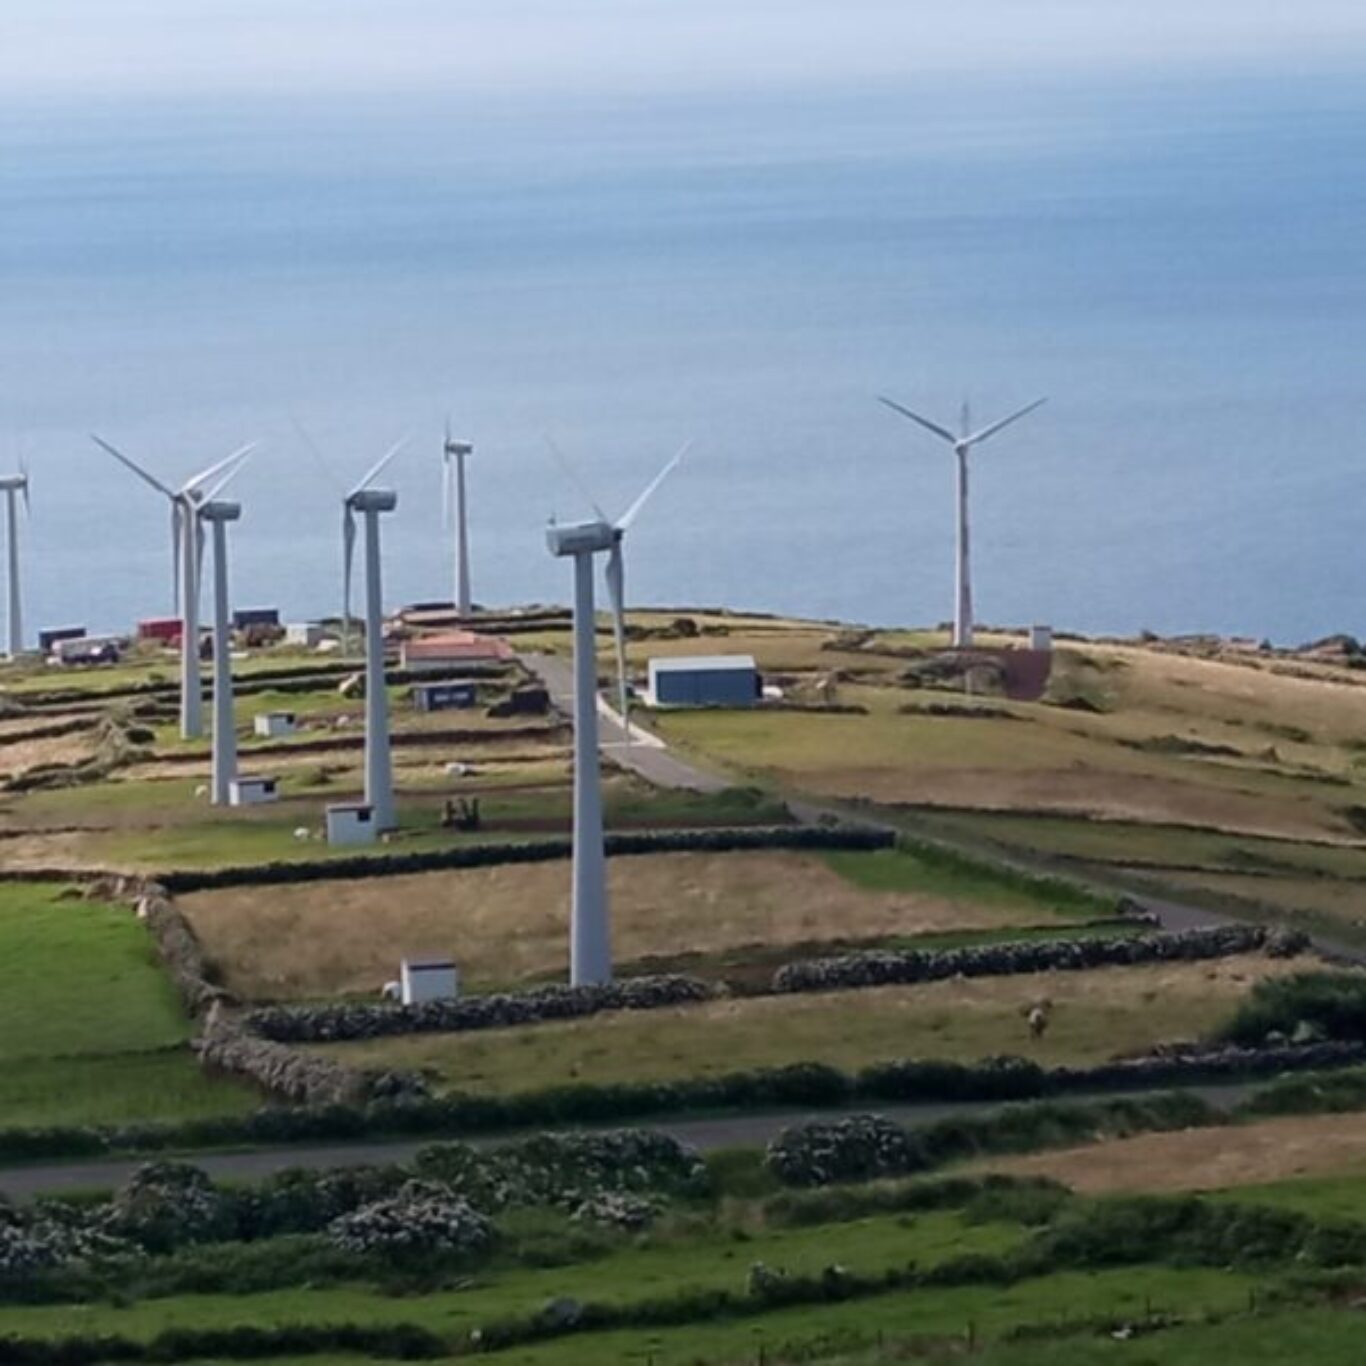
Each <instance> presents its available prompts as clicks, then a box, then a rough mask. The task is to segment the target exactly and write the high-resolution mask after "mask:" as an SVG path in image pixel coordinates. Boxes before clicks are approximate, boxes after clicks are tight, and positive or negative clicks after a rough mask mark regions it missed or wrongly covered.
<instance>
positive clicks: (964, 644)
mask: <svg viewBox="0 0 1366 1366" xmlns="http://www.w3.org/2000/svg"><path fill="white" fill-rule="evenodd" d="M878 402H879V403H885V404H886V405H887V407H889V408H890V409H891V410H892V411H893V412H896V413H900V414H901V416H902V417H906V418H909V419H910V420H911V421H912V422H914V423H916V424H918V425H919V426H921V427H923V428H924V429H925V430H926V431H927V432H931V433H933V435H935V436H937V437H939V438H940V440H942V441H947V442H948V444H949V445H950V446H952V447H953V453H954V455H956V456H957V457H958V512H957V528H958V549H957V555H956V557H955V561H954V564H955V584H954V611H953V643H954V645H955V646H956V647H958V648H959V649H962V650H966V649H970V648H971V647H972V569H971V564H970V558H969V545H968V452H969V451H970V450H971V449H972V448H973V447H974V446H978V445H980V444H981V443H982V442H983V441H985V440H986V439H987V437H989V436H995V435H996V433H997V432H999V431H1000V430H1001V429H1002V428H1003V427H1008V426H1010V424H1011V423H1012V422H1015V421H1018V420H1019V419H1020V418H1022V417H1024V416H1025V414H1026V413H1032V412H1033V411H1034V409H1035V408H1037V407H1039V406H1040V405H1041V404H1043V403H1046V402H1048V400H1047V399H1046V398H1036V399H1035V400H1034V402H1033V403H1027V404H1025V406H1024V407H1023V408H1021V409H1020V410H1019V411H1018V412H1015V413H1011V414H1010V416H1009V417H1003V418H1001V420H1000V421H999V422H993V423H991V424H990V425H989V426H986V427H982V428H980V429H979V430H978V431H973V430H972V424H971V421H970V419H969V415H968V405H967V404H966V403H964V404H963V414H962V419H961V423H960V427H959V435H958V436H954V434H953V433H952V432H951V431H949V430H948V429H947V428H944V427H941V426H940V425H939V424H938V423H937V422H931V421H930V419H929V418H927V417H921V416H920V414H919V413H913V412H912V411H911V410H910V409H909V408H904V407H902V405H901V404H900V403H896V402H894V401H893V400H892V399H890V398H883V397H882V395H880V394H879V395H878Z"/></svg>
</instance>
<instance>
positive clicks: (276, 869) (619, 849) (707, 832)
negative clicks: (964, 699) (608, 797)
mask: <svg viewBox="0 0 1366 1366" xmlns="http://www.w3.org/2000/svg"><path fill="white" fill-rule="evenodd" d="M894 843H895V836H894V835H893V834H892V832H891V831H888V830H880V829H875V828H873V827H871V826H862V825H837V826H812V825H775V826H714V827H711V828H708V829H701V830H630V831H617V832H615V833H612V834H609V835H608V836H607V837H606V848H607V853H608V855H609V856H613V857H621V856H626V855H631V854H665V853H713V854H721V853H732V852H734V851H736V850H741V849H854V850H859V849H886V848H889V847H890V846H891V845H892V844H894ZM571 853H573V846H572V843H571V841H570V840H568V839H563V838H556V839H540V840H526V841H523V842H521V843H518V844H464V845H455V846H453V847H451V848H449V849H427V850H414V851H410V852H408V853H403V852H393V853H378V854H359V855H356V856H355V857H350V858H339V859H330V860H328V859H316V860H312V861H300V862H298V863H263V864H251V865H249V866H243V867H234V868H208V869H202V870H198V869H197V870H194V871H184V872H177V873H170V874H168V875H167V876H166V877H164V878H163V879H162V881H163V882H164V884H165V886H166V888H167V890H168V891H171V892H199V891H207V890H209V889H210V888H215V887H241V886H266V885H270V884H279V883H290V882H319V881H327V880H331V879H335V878H357V877H385V876H389V875H393V874H398V873H426V872H438V871H441V870H443V869H449V868H490V867H495V866H498V865H502V864H514V863H544V862H546V861H547V860H550V859H563V858H568V857H569V856H570V854H571Z"/></svg>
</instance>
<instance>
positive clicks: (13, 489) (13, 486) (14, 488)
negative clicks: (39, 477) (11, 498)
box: [0, 474, 28, 493]
mask: <svg viewBox="0 0 1366 1366" xmlns="http://www.w3.org/2000/svg"><path fill="white" fill-rule="evenodd" d="M26 488H28V475H26V474H0V493H22V492H23V491H24V490H25V489H26Z"/></svg>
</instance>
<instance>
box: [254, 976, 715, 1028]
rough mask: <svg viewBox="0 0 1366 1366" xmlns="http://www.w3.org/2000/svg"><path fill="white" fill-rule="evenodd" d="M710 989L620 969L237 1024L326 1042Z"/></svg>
mask: <svg viewBox="0 0 1366 1366" xmlns="http://www.w3.org/2000/svg"><path fill="white" fill-rule="evenodd" d="M710 995H711V988H710V987H709V986H708V985H707V983H705V982H703V981H700V980H699V979H698V978H695V977H683V976H671V975H659V976H652V977H626V978H622V979H621V980H620V981H617V982H612V983H609V984H608V985H606V986H581V987H569V986H545V987H537V988H536V989H534V990H532V991H520V992H501V993H497V994H494V995H488V996H467V997H464V998H463V999H461V1000H456V1001H424V1002H422V1003H421V1004H420V1005H411V1006H398V1005H372V1004H368V1003H366V1004H361V1003H354V1002H353V1003H347V1002H339V1003H336V1004H332V1005H321V1006H266V1007H262V1008H261V1009H258V1010H253V1011H251V1012H250V1013H249V1014H248V1015H247V1016H246V1020H245V1024H246V1026H247V1028H248V1029H250V1030H251V1031H252V1032H253V1033H254V1034H258V1035H260V1036H261V1037H262V1038H264V1039H271V1040H274V1041H275V1042H276V1043H333V1042H337V1041H339V1040H343V1039H376V1038H380V1037H382V1036H384V1035H389V1034H421V1033H433V1032H441V1033H454V1032H456V1031H459V1030H466V1029H503V1028H506V1027H508V1026H509V1025H521V1024H532V1023H535V1022H538V1021H541V1020H568V1019H576V1018H578V1017H580V1016H584V1015H596V1014H597V1013H598V1012H599V1011H604V1010H657V1009H659V1008H661V1007H663V1006H675V1005H684V1004H689V1003H692V1002H696V1001H704V1000H706V999H707V998H708V997H709V996H710Z"/></svg>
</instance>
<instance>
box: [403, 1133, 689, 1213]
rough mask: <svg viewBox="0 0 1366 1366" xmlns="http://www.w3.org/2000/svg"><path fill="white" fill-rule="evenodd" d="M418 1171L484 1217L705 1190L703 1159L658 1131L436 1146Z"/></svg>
mask: <svg viewBox="0 0 1366 1366" xmlns="http://www.w3.org/2000/svg"><path fill="white" fill-rule="evenodd" d="M413 1168H414V1170H415V1171H416V1172H417V1173H418V1175H419V1176H421V1177H424V1178H427V1179H429V1180H435V1181H439V1182H441V1183H442V1184H443V1185H445V1186H448V1187H450V1188H451V1189H452V1190H455V1191H458V1192H459V1193H460V1194H461V1195H462V1196H464V1197H465V1198H466V1199H467V1200H469V1201H470V1202H471V1203H472V1204H474V1205H476V1206H478V1207H479V1208H480V1209H484V1210H499V1209H503V1208H505V1207H506V1206H508V1205H562V1206H564V1207H566V1208H569V1209H574V1208H577V1207H578V1206H579V1205H581V1204H582V1203H583V1202H584V1201H585V1200H591V1199H593V1198H595V1197H597V1196H600V1195H603V1194H607V1193H612V1194H631V1193H635V1194H639V1193H640V1192H647V1191H648V1192H652V1193H654V1194H675V1195H677V1194H689V1193H696V1192H698V1191H700V1190H701V1189H703V1188H704V1187H705V1184H706V1168H705V1166H704V1165H703V1162H702V1159H701V1158H700V1157H698V1155H697V1153H696V1152H694V1151H693V1149H692V1148H690V1147H688V1146H687V1145H685V1144H683V1143H680V1142H679V1141H678V1140H677V1139H676V1138H672V1137H671V1136H670V1135H668V1134H663V1133H659V1132H658V1131H657V1130H653V1129H615V1130H605V1131H601V1132H592V1133H566V1134H534V1135H532V1136H531V1137H529V1138H524V1139H519V1140H516V1141H514V1142H511V1143H501V1144H499V1145H497V1146H496V1147H491V1148H472V1147H470V1146H469V1145H468V1144H464V1143H442V1144H434V1145H433V1146H431V1147H429V1148H424V1149H422V1150H421V1151H420V1152H419V1153H418V1154H417V1156H416V1157H415V1158H414V1159H413Z"/></svg>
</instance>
